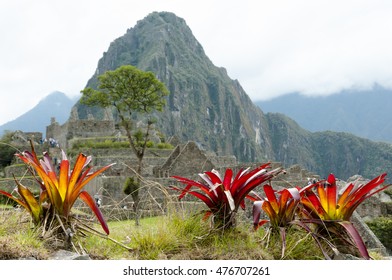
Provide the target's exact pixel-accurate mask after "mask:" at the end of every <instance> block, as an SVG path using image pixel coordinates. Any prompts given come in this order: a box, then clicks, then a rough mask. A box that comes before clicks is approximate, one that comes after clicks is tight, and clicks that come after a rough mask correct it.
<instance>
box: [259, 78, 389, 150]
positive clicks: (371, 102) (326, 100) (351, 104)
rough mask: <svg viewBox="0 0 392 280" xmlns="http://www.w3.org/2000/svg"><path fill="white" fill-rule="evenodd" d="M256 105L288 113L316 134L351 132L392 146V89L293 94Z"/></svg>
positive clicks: (263, 108)
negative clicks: (311, 94) (319, 95)
mask: <svg viewBox="0 0 392 280" xmlns="http://www.w3.org/2000/svg"><path fill="white" fill-rule="evenodd" d="M255 103H256V105H258V106H259V107H260V108H261V109H262V110H263V111H264V112H273V113H282V114H285V115H287V116H289V117H290V118H292V119H294V120H295V121H296V122H298V124H299V125H300V126H302V127H303V128H305V129H308V130H310V131H312V132H316V131H325V130H332V131H342V132H350V133H352V134H355V135H357V136H360V137H364V138H368V139H371V140H374V141H386V142H389V143H392V123H391V122H390V120H391V117H390V108H391V106H392V90H390V89H386V88H383V87H381V86H378V85H375V86H374V87H373V88H372V89H369V90H362V91H359V90H345V91H342V92H339V93H336V94H333V95H329V96H322V97H309V96H304V95H301V94H298V93H291V94H286V95H283V96H279V97H277V98H273V99H271V100H266V101H257V102H255Z"/></svg>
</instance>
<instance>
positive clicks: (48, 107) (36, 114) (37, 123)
mask: <svg viewBox="0 0 392 280" xmlns="http://www.w3.org/2000/svg"><path fill="white" fill-rule="evenodd" d="M73 105H74V101H73V100H72V99H70V98H69V97H68V96H66V95H65V94H64V93H63V92H59V91H54V92H52V93H50V94H49V95H47V96H46V97H44V98H43V99H41V101H40V102H39V103H38V104H37V105H36V106H35V107H34V108H32V109H30V110H29V111H27V112H26V113H24V114H23V115H21V116H19V117H17V118H16V119H14V120H12V121H9V122H7V123H5V124H3V125H1V126H0V135H1V134H3V133H4V131H6V130H10V131H15V130H22V131H25V132H42V133H43V134H45V132H46V126H47V125H48V124H49V123H50V119H51V118H52V117H55V118H56V120H57V121H58V122H59V123H64V122H65V121H67V119H68V117H69V114H70V112H71V108H72V106H73ZM32 120H34V121H32Z"/></svg>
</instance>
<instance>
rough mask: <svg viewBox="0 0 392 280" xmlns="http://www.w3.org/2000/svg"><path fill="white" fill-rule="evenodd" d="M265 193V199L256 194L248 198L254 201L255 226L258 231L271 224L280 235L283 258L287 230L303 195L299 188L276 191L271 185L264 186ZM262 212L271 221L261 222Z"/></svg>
mask: <svg viewBox="0 0 392 280" xmlns="http://www.w3.org/2000/svg"><path fill="white" fill-rule="evenodd" d="M264 193H265V195H266V197H265V198H262V197H260V196H259V195H257V194H256V193H254V194H252V195H248V196H247V198H249V199H250V200H252V201H254V203H253V226H254V229H255V230H256V229H258V228H259V227H260V226H262V225H263V224H265V223H267V222H270V224H271V228H272V229H273V230H275V231H278V232H279V233H280V236H281V240H282V258H283V256H284V252H285V248H286V228H287V227H288V226H289V225H290V224H291V223H292V222H293V221H294V219H295V214H296V210H297V208H298V205H299V203H300V199H301V193H300V191H299V190H298V188H288V189H282V190H280V191H276V190H274V189H273V188H272V187H271V186H270V185H264ZM262 210H263V211H264V212H265V213H266V214H267V215H268V217H269V220H265V219H263V220H260V216H261V211H262ZM269 233H270V231H269Z"/></svg>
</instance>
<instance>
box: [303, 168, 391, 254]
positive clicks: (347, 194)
mask: <svg viewBox="0 0 392 280" xmlns="http://www.w3.org/2000/svg"><path fill="white" fill-rule="evenodd" d="M385 177H386V174H385V173H384V174H382V175H380V176H378V177H376V178H374V179H372V180H371V181H369V182H368V183H367V184H364V185H363V184H362V185H359V186H355V184H353V183H349V184H348V185H347V186H346V188H345V189H344V191H343V192H342V194H341V195H340V196H339V195H338V190H337V185H336V179H335V176H334V175H333V174H330V175H329V176H328V178H327V180H326V181H320V182H317V183H315V184H311V185H308V186H306V187H305V188H304V189H302V190H301V191H304V192H305V195H304V196H303V197H302V198H301V203H302V204H303V206H304V209H303V210H302V211H301V214H302V216H304V217H305V218H306V219H307V220H308V221H310V222H313V223H316V224H318V225H319V226H320V228H326V229H327V230H329V231H331V230H332V231H335V232H336V231H338V230H336V225H337V224H338V225H340V226H342V227H343V228H344V230H345V231H346V232H347V233H348V235H349V237H350V238H351V239H352V241H354V243H355V246H356V247H357V248H358V250H359V252H360V254H361V255H362V257H364V258H366V259H369V258H370V256H369V254H368V251H367V249H366V246H365V244H364V242H363V240H362V238H361V236H360V235H359V233H358V231H357V230H356V228H355V227H354V225H353V224H352V223H351V222H350V218H351V216H352V214H353V212H354V210H355V209H356V208H357V207H358V206H359V205H360V204H361V203H362V202H363V201H364V200H365V199H367V198H369V197H370V196H372V195H374V194H376V193H378V192H380V191H382V190H385V189H386V188H388V187H389V186H390V185H387V186H382V187H379V186H380V185H382V184H383V183H384V181H385ZM378 187H379V188H378ZM313 189H315V191H314V190H313Z"/></svg>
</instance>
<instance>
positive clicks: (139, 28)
mask: <svg viewBox="0 0 392 280" xmlns="http://www.w3.org/2000/svg"><path fill="white" fill-rule="evenodd" d="M222 50H224V46H222ZM126 64H130V65H134V66H136V67H138V68H139V69H141V70H144V71H152V72H154V73H155V74H156V76H157V77H158V79H160V80H161V81H162V82H163V83H165V84H166V86H167V88H168V89H169V91H170V95H169V96H168V97H167V105H166V107H165V110H164V111H163V112H161V113H154V116H155V117H156V119H157V120H158V122H157V123H156V127H157V128H158V129H159V130H160V131H161V132H163V133H164V134H165V135H166V136H168V137H169V136H177V137H178V138H179V139H180V140H181V141H183V142H185V141H188V140H192V141H196V142H197V143H198V144H199V145H200V146H201V147H203V148H205V149H206V150H209V151H214V152H215V153H216V154H218V155H235V156H236V157H237V159H238V160H239V161H240V162H267V161H278V162H282V163H283V164H284V165H285V166H290V165H293V164H300V165H301V166H302V167H304V168H307V169H308V170H310V171H313V172H315V173H317V174H320V175H321V176H327V175H328V174H329V173H335V175H336V176H337V177H340V178H343V179H345V178H348V177H350V176H352V175H355V174H361V175H363V176H365V177H367V178H371V177H375V176H377V175H379V174H380V172H385V171H388V170H392V146H391V145H389V144H385V143H376V142H372V141H370V140H368V139H365V138H360V137H357V136H354V135H352V134H349V133H345V132H330V131H329V132H317V133H312V132H310V131H309V130H306V129H304V128H302V127H301V126H300V125H298V123H296V122H295V121H294V120H293V119H291V118H289V117H287V116H286V115H284V114H280V113H267V114H264V113H263V111H262V110H261V109H260V108H259V107H258V106H257V105H256V104H254V103H253V102H252V101H251V100H250V98H249V97H248V95H247V94H246V92H245V91H244V90H243V88H242V87H241V85H240V83H239V82H238V81H237V80H232V79H231V78H230V77H229V76H228V75H227V72H226V70H225V69H224V68H219V67H216V66H215V65H213V63H212V62H211V60H210V59H209V58H208V56H207V55H206V54H205V52H204V50H203V47H202V46H201V44H200V43H199V42H198V41H197V40H196V38H195V37H194V36H193V34H192V31H191V29H190V28H189V27H188V26H187V24H186V22H185V20H184V19H182V18H179V17H177V16H176V15H174V14H173V13H168V12H160V13H158V12H154V13H151V14H149V15H148V16H146V17H145V18H144V19H142V20H140V21H138V22H137V24H136V25H135V26H134V27H133V28H130V29H128V30H127V32H126V33H125V34H124V35H123V36H121V37H119V38H117V39H115V40H114V41H113V42H112V43H111V44H110V46H109V48H108V50H107V51H106V52H105V53H104V54H103V56H102V58H101V59H100V60H99V62H98V66H97V69H96V71H95V73H94V74H93V75H92V77H91V79H90V80H89V81H88V82H87V86H89V87H96V86H97V77H98V76H99V75H100V74H103V73H104V72H105V71H108V70H114V69H116V68H118V67H119V66H121V65H126ZM288 106H289V105H288ZM309 106H311V105H309ZM312 106H314V107H316V108H317V107H319V108H318V109H319V110H325V108H324V106H322V105H312ZM353 106H357V105H354V104H352V106H351V108H353ZM261 107H262V108H263V104H261ZM347 110H349V108H347ZM347 110H345V111H347ZM362 111H363V110H362ZM72 112H73V113H72V115H71V118H78V119H87V118H95V119H105V118H113V119H115V120H116V119H117V116H116V113H115V112H114V111H110V110H109V111H108V110H103V109H101V108H98V107H87V106H85V105H82V104H80V103H76V104H75V106H74V108H73V110H72ZM362 113H363V112H362ZM135 117H136V119H138V120H143V116H135ZM341 118H342V119H341V121H344V118H343V117H341Z"/></svg>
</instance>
